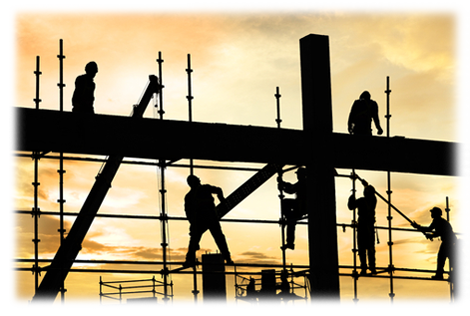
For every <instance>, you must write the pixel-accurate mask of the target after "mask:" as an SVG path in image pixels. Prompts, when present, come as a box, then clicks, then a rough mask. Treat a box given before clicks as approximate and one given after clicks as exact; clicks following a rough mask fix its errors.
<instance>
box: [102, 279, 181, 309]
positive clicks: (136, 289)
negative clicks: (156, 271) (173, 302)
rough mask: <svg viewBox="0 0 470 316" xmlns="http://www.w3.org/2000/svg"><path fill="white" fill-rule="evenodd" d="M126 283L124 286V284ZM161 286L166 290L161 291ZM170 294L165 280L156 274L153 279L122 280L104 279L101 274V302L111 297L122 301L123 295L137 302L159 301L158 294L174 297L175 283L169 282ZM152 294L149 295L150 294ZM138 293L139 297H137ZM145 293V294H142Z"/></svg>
mask: <svg viewBox="0 0 470 316" xmlns="http://www.w3.org/2000/svg"><path fill="white" fill-rule="evenodd" d="M123 284H124V286H123ZM159 288H163V291H164V292H159ZM169 289H170V294H168V286H166V283H165V282H161V281H158V280H157V279H155V276H152V278H151V279H140V280H120V281H106V282H105V281H103V278H102V277H101V276H100V304H102V303H103V299H110V300H113V301H119V304H121V303H122V300H123V297H124V296H126V297H130V298H128V299H127V302H129V301H135V302H143V301H146V302H155V303H156V302H157V298H158V296H157V295H160V296H163V298H168V297H169V298H170V299H173V284H172V283H170V284H169ZM149 293H150V294H151V296H148V294H149ZM135 295H137V296H138V297H135ZM142 295H144V296H142Z"/></svg>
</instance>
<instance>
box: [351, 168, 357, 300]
mask: <svg viewBox="0 0 470 316" xmlns="http://www.w3.org/2000/svg"><path fill="white" fill-rule="evenodd" d="M351 176H352V192H353V194H356V171H355V170H354V169H353V170H352V173H351ZM351 224H352V229H353V249H352V253H353V265H354V270H353V273H352V274H353V280H354V281H353V282H354V299H353V301H354V302H355V303H357V302H358V301H359V299H358V298H357V279H358V273H357V219H356V209H354V210H353V219H352V223H351Z"/></svg>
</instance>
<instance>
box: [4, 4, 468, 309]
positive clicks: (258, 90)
mask: <svg viewBox="0 0 470 316" xmlns="http://www.w3.org/2000/svg"><path fill="white" fill-rule="evenodd" d="M451 2H452V1H451ZM366 3H367V2H366ZM113 5H114V3H113ZM86 8H89V7H83V9H86ZM135 8H136V9H135V10H132V11H131V10H124V9H122V8H120V7H119V6H118V7H117V8H116V10H106V9H104V8H101V9H100V10H82V11H79V10H75V8H72V9H70V8H67V9H64V10H59V11H57V10H52V9H50V10H41V9H40V8H38V7H31V8H28V9H27V8H24V7H22V8H21V9H19V10H17V11H15V12H14V14H13V13H11V17H10V18H11V23H12V28H11V30H10V32H11V33H12V37H11V39H12V51H11V52H10V54H11V56H14V58H13V59H12V60H11V66H12V74H11V76H10V77H9V78H10V85H11V90H12V92H11V94H12V103H11V104H12V105H13V106H18V107H29V108H33V107H34V106H35V104H34V102H33V99H34V98H35V77H34V74H33V72H34V70H35V67H36V65H35V63H36V56H40V57H41V72H42V75H41V94H40V98H41V99H42V102H41V104H40V107H41V108H42V109H53V110H58V108H59V98H58V96H59V91H58V88H57V83H58V71H59V67H58V65H59V61H58V58H57V55H58V54H59V51H58V48H59V40H60V39H62V40H63V43H64V55H65V56H66V58H65V60H64V83H65V84H66V87H65V90H64V110H65V111H71V108H72V107H71V102H70V100H71V96H72V93H73V88H74V80H75V78H76V77H77V76H78V75H80V74H82V73H84V66H85V64H86V63H87V62H89V61H92V60H93V61H95V62H96V63H97V64H98V68H99V72H98V74H97V75H96V78H95V82H96V91H95V98H96V99H95V106H94V107H95V113H98V114H108V115H119V116H128V115H129V113H130V112H131V109H132V105H133V104H135V103H136V102H137V101H138V99H139V97H140V95H141V93H142V91H143V89H144V88H145V85H146V83H147V79H148V75H149V74H158V64H157V63H156V59H157V58H158V52H159V51H161V52H162V57H163V59H164V63H163V84H164V85H165V89H164V92H163V95H164V110H165V116H164V118H165V119H172V120H183V121H184V120H187V119H188V105H187V100H186V96H187V93H188V90H187V74H186V72H185V69H186V68H187V61H186V58H187V54H191V67H192V69H193V70H194V72H193V73H192V94H193V96H194V100H193V120H194V121H198V122H211V123H212V122H214V123H215V122H217V123H225V124H237V125H253V126H265V127H275V126H276V122H275V119H276V107H275V105H276V100H275V98H274V94H275V89H276V87H277V86H278V87H279V88H280V93H281V95H282V97H281V118H282V127H283V128H289V129H302V112H301V93H300V61H299V39H300V38H302V37H304V36H306V35H308V34H311V33H314V34H321V35H328V36H329V41H330V60H331V85H332V100H333V130H334V132H337V133H347V118H348V114H349V110H350V108H351V105H352V103H353V101H354V100H355V99H357V98H358V97H359V95H360V94H361V92H362V91H364V90H368V91H369V92H370V93H371V95H372V98H373V99H374V100H376V101H377V102H378V104H379V117H380V120H381V124H382V127H383V128H384V130H385V127H386V120H385V118H384V115H385V114H386V107H385V106H386V104H385V100H386V95H385V93H384V90H386V77H387V76H389V77H390V83H391V90H392V93H391V98H390V99H391V114H392V118H391V123H390V124H391V125H390V126H391V127H390V130H391V136H405V137H407V138H417V139H431V140H443V141H452V142H457V141H459V142H462V141H463V138H462V136H461V135H463V134H464V132H465V131H466V130H467V129H468V127H467V125H468V124H462V121H463V119H462V117H463V115H466V112H463V111H462V104H466V103H462V102H463V100H464V99H463V98H462V90H463V88H462V77H461V76H462V73H461V69H462V67H463V66H464V65H466V64H464V59H462V58H461V57H460V56H461V54H462V53H461V43H462V40H461V38H462V29H465V26H462V24H461V19H460V17H461V14H462V12H458V10H457V9H456V8H455V7H452V6H450V8H449V9H448V10H438V8H437V9H434V10H432V7H431V9H430V10H426V11H425V10H419V9H416V8H411V9H404V10H387V8H385V9H380V8H375V11H374V10H371V11H370V10H360V9H359V10H357V9H352V8H349V7H346V8H342V7H340V6H339V7H331V8H328V7H325V8H321V9H322V10H318V9H316V8H315V7H308V6H305V7H301V6H300V5H299V7H298V8H299V9H298V10H295V7H293V8H292V9H289V10H287V9H284V10H282V9H279V10H274V9H266V10H263V9H262V8H260V7H259V8H257V10H251V11H249V10H246V9H245V10H243V9H240V10H231V8H224V7H223V6H222V7H221V8H220V10H218V11H217V10H214V8H213V7H204V8H205V9H202V10H195V9H194V10H190V9H188V10H183V9H181V10H178V8H167V9H160V10H159V8H158V7H157V6H156V5H152V6H150V9H147V10H145V9H144V7H141V6H137V5H136V7H135ZM300 8H302V10H300ZM118 9H122V10H118ZM467 35H468V34H467ZM10 36H11V35H10ZM467 76H468V75H467ZM466 100H468V98H467V99H466ZM9 106H10V104H9ZM145 116H146V117H149V118H152V117H155V118H157V117H158V116H157V115H156V114H155V112H154V111H153V109H152V105H151V104H150V105H149V108H148V109H147V111H146V113H145ZM84 128H86V126H85V127H84ZM374 134H375V129H374ZM160 136H161V137H165V135H143V137H146V138H148V145H149V146H158V137H160ZM207 141H210V140H207ZM247 141H249V140H247ZM213 145H214V146H215V147H216V146H217V144H215V143H214V144H213ZM423 159H426V158H423ZM12 163H13V167H12V168H11V170H10V171H9V172H11V173H12V178H13V183H14V185H13V186H12V188H11V194H10V201H11V202H10V201H9V203H11V207H10V208H7V209H6V210H5V213H7V212H10V213H11V209H13V210H31V208H32V207H33V186H32V185H31V183H32V182H33V161H32V160H31V159H30V158H15V159H14V160H12ZM181 163H187V161H181ZM196 163H197V164H206V165H208V164H209V165H210V164H217V165H221V164H220V163H214V162H204V161H197V162H196ZM64 165H65V166H64V168H65V169H66V174H65V176H64V182H65V193H64V195H65V199H66V201H67V202H66V204H65V211H66V212H78V211H79V210H80V208H81V206H82V204H83V201H84V200H85V198H86V196H87V195H88V192H89V191H90V189H91V187H92V185H93V182H94V178H95V176H96V174H97V173H98V170H99V169H100V167H101V164H100V163H92V162H75V161H65V164H64ZM230 165H231V166H249V167H261V166H262V165H254V164H250V165H247V164H242V163H237V164H230ZM466 166H467V165H466V164H463V168H462V172H465V171H466V169H465V168H466ZM57 168H58V161H57V160H51V159H43V160H41V161H40V175H39V177H40V179H39V182H40V183H41V185H40V187H39V189H40V192H39V196H40V201H39V207H40V209H41V210H42V211H58V209H59V206H58V203H57V199H58V198H59V197H58V194H59V192H58V181H59V180H58V173H57ZM338 172H339V173H340V174H350V172H351V170H338ZM357 172H358V174H359V175H361V176H362V177H363V178H365V179H367V180H368V181H369V182H370V183H371V184H373V185H374V186H375V188H376V190H377V191H378V192H379V193H381V194H382V195H383V196H386V190H387V187H386V184H387V182H386V174H385V173H382V172H366V171H360V170H359V171H357ZM195 173H196V174H197V175H198V176H199V177H200V178H201V180H202V182H203V183H210V184H213V185H216V186H219V187H221V188H222V189H223V190H224V193H225V195H226V196H227V195H229V194H230V193H231V192H232V191H233V190H235V189H236V188H237V187H238V186H240V185H241V184H242V183H243V182H244V181H245V180H246V179H248V178H249V177H250V176H251V175H252V174H253V173H252V172H247V171H221V170H209V169H196V171H195ZM188 174H189V171H188V169H186V168H168V169H167V170H166V177H167V179H166V180H167V181H166V186H167V188H166V189H167V191H168V193H167V199H168V208H167V212H168V214H169V215H171V216H184V210H183V198H184V195H185V194H186V192H187V191H188V187H187V185H186V181H185V179H186V176H187V175H188ZM160 176H161V174H160V171H159V170H157V168H156V167H154V166H131V165H122V166H121V168H120V169H119V172H118V174H117V176H116V178H115V180H114V182H113V186H112V189H111V190H110V191H109V193H108V195H107V197H106V199H105V201H104V203H103V206H102V208H101V209H100V211H99V212H100V213H108V214H111V213H112V214H146V215H158V214H159V213H160V211H161V209H160V193H159V181H160ZM285 180H287V181H290V182H294V181H295V174H294V173H293V172H291V173H289V174H286V175H285ZM358 187H359V188H360V187H361V186H360V185H359V183H358ZM462 187H463V186H462V185H461V182H460V181H459V179H458V178H456V177H439V176H418V175H411V174H392V190H393V195H392V201H393V204H394V205H395V206H396V207H398V208H399V209H400V210H401V211H402V212H403V213H405V214H407V216H408V217H410V218H411V219H412V220H416V221H417V222H418V223H420V224H423V225H429V224H430V222H431V218H430V216H429V209H431V208H432V207H434V206H438V207H441V208H442V209H445V207H446V205H445V202H446V197H449V201H450V208H451V223H452V226H453V228H454V231H456V232H459V233H463V232H464V230H465V226H464V223H465V222H466V219H464V217H463V215H464V214H463V208H464V205H466V203H465V202H464V201H463V200H462V199H463V197H464V196H463V195H462V194H461V191H462ZM350 190H351V182H350V180H349V179H346V178H337V179H336V196H337V199H336V205H337V220H338V223H345V224H349V223H350V222H351V212H350V211H349V210H348V209H347V207H346V203H347V199H348V197H349V194H350ZM361 194H362V193H361V192H359V195H361ZM11 197H13V199H11ZM7 199H8V198H7ZM393 216H394V221H393V223H394V226H398V227H406V228H409V227H410V226H409V225H408V222H407V221H406V220H404V219H403V218H401V217H400V215H398V214H397V213H394V214H393ZM386 217H387V206H386V204H385V203H383V202H382V201H379V203H378V206H377V225H379V226H387V219H386ZM227 218H239V219H270V220H277V219H278V218H279V200H278V192H277V188H276V181H275V178H272V179H271V180H270V181H268V182H267V183H266V184H265V185H264V186H262V187H261V188H260V189H259V190H257V191H256V192H255V193H254V194H252V195H251V196H250V197H249V198H247V199H246V200H245V201H243V202H242V203H241V204H240V205H239V206H237V207H236V208H235V209H234V210H233V211H232V212H231V213H229V215H227ZM72 222H73V217H66V229H67V231H69V229H70V227H71V225H72ZM10 225H11V226H12V227H13V228H12V229H11V227H10V229H11V234H9V237H8V238H9V240H10V241H12V243H13V245H12V249H11V251H10V254H11V255H9V256H7V257H8V258H15V259H16V258H33V257H34V246H33V245H34V244H33V243H32V242H31V239H32V238H34V237H33V220H32V218H31V216H30V215H14V216H12V218H11V222H10ZM222 227H223V230H224V233H225V235H226V237H227V240H228V243H229V247H230V250H231V252H232V256H233V259H234V261H235V262H240V263H266V264H268V263H280V262H281V251H280V250H279V247H280V242H281V241H280V229H279V227H278V226H277V225H275V224H272V225H268V224H240V223H227V222H223V223H222ZM58 228H59V224H58V219H57V217H53V216H41V219H40V239H41V243H40V258H52V257H53V256H54V254H55V252H56V250H57V247H58V238H59V236H58V233H57V229H58ZM160 236H161V233H160V223H159V222H157V221H143V220H122V219H106V218H97V219H96V220H95V221H94V223H93V226H92V228H91V230H90V232H89V234H88V235H87V238H86V240H85V242H84V244H83V250H82V251H81V253H80V254H79V256H78V258H79V259H106V260H121V259H122V260H156V261H158V260H161V247H160V243H161V237H160ZM393 236H394V237H393V241H394V247H393V252H394V257H393V260H394V265H395V267H399V268H416V269H430V270H433V269H435V266H436V253H437V250H438V247H439V244H440V241H439V240H434V241H433V242H430V241H428V240H426V239H425V238H424V237H423V235H421V234H419V233H408V232H394V233H393ZM379 237H380V244H378V245H376V250H377V265H378V266H379V267H386V266H387V265H388V246H387V232H386V231H379ZM460 238H463V237H460ZM338 242H339V244H338V253H339V263H340V265H350V264H352V254H351V248H352V232H351V230H350V229H349V228H348V229H346V232H343V231H342V230H341V229H338ZM187 243H188V224H187V222H186V221H172V222H170V248H171V252H170V260H172V261H183V260H184V255H185V253H186V247H187ZM201 248H202V249H203V251H211V252H214V251H215V250H216V246H215V244H214V242H213V240H212V237H211V236H210V234H208V233H207V234H206V235H204V238H203V240H202V243H201ZM201 253H203V252H199V254H201ZM287 254H288V257H287V261H288V263H289V264H290V263H293V264H307V263H308V240H307V229H306V226H305V225H299V226H298V230H297V240H296V250H295V251H288V252H287ZM31 265H32V264H30V263H28V264H25V265H20V264H15V267H16V266H21V267H30V266H31ZM74 267H83V268H86V267H89V268H99V267H100V266H99V265H94V266H91V265H78V264H77V265H74ZM175 267H176V266H175ZM104 268H111V267H110V266H106V267H104ZM151 269H160V268H159V267H158V266H157V267H152V268H151ZM231 269H232V268H229V271H231ZM446 269H447V265H446ZM341 272H343V273H349V272H350V270H347V269H345V270H342V271H341ZM397 274H398V275H403V274H402V273H401V274H399V273H397ZM100 275H102V276H103V278H104V279H105V280H109V281H112V280H123V279H135V278H140V277H141V276H139V275H119V274H114V275H113V274H104V273H103V274H101V273H84V274H78V273H70V274H69V277H68V278H67V281H66V288H67V294H66V297H67V299H68V300H71V301H74V300H77V299H78V300H86V301H90V302H93V303H96V304H97V303H99V296H98V294H99V283H98V282H99V276H100ZM147 276H148V275H147ZM150 276H151V275H150ZM422 276H430V274H425V275H422ZM156 277H160V276H159V275H158V276H156ZM462 278H465V279H467V278H468V274H465V275H464V274H462ZM230 279H231V280H230V282H231V283H229V286H231V285H232V283H233V280H232V279H233V278H230ZM172 280H173V282H174V284H175V285H174V291H175V300H174V302H175V303H176V302H178V301H185V302H188V301H189V302H191V301H192V294H191V290H192V276H186V275H173V276H172ZM12 282H13V283H14V284H13V285H12V286H11V289H14V290H13V297H14V299H15V300H18V301H19V302H21V303H23V302H24V303H26V302H28V301H29V300H30V299H31V298H32V296H33V295H34V277H33V276H32V274H31V272H15V273H14V275H13V280H12ZM352 283H353V281H352V279H351V278H350V277H341V278H340V284H341V302H342V303H343V302H344V303H345V304H348V305H349V304H350V303H352V298H353V292H352ZM200 284H201V283H200V282H199V285H200ZM394 292H395V295H396V296H395V301H396V302H410V301H413V300H426V301H428V300H435V301H437V302H440V303H442V304H448V301H449V288H448V285H447V283H446V282H431V281H426V282H424V281H409V280H406V281H405V280H403V281H400V280H396V281H395V290H394ZM228 293H229V297H233V295H234V294H233V289H232V288H231V289H229V290H228ZM388 293H389V282H388V280H386V279H379V280H377V279H366V278H364V279H360V280H359V287H358V295H359V299H360V302H377V301H378V302H383V303H388V302H389V297H388ZM231 300H232V299H231ZM232 301H233V300H232Z"/></svg>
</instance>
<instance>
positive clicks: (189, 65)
mask: <svg viewBox="0 0 470 316" xmlns="http://www.w3.org/2000/svg"><path fill="white" fill-rule="evenodd" d="M192 72H193V70H192V69H191V55H190V54H188V68H186V73H187V74H188V95H187V96H186V99H187V100H188V112H189V119H188V120H189V122H192V121H193V107H192V105H193V103H192V101H193V99H194V97H193V96H192V87H191V73H192ZM193 169H194V167H193V159H192V158H190V159H189V174H191V175H193V174H194V170H193Z"/></svg>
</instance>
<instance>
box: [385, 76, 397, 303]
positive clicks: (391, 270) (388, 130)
mask: <svg viewBox="0 0 470 316" xmlns="http://www.w3.org/2000/svg"><path fill="white" fill-rule="evenodd" d="M391 92H392V90H390V77H388V76H387V90H385V93H386V95H387V115H385V118H386V119H387V137H388V138H389V137H390V118H391V117H392V116H391V115H390V93H391ZM387 196H388V216H387V220H388V256H389V266H388V270H389V275H390V293H389V296H390V301H391V302H392V303H393V298H394V297H395V293H394V292H393V271H394V270H395V269H394V266H393V258H392V246H393V241H392V219H393V217H392V207H391V205H392V189H391V173H390V171H387Z"/></svg>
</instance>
